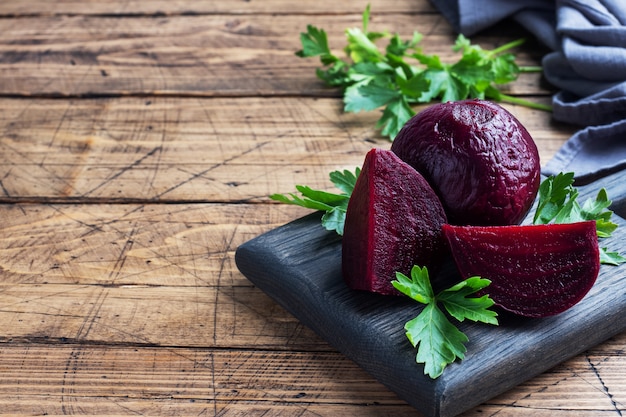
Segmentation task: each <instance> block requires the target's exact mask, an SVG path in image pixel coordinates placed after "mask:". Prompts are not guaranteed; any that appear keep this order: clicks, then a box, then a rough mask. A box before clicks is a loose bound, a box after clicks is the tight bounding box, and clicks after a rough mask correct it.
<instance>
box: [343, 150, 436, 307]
mask: <svg viewBox="0 0 626 417" xmlns="http://www.w3.org/2000/svg"><path fill="white" fill-rule="evenodd" d="M444 223H446V215H445V212H444V210H443V207H442V205H441V202H440V201H439V199H438V197H437V195H436V194H435V192H434V191H433V190H432V188H431V187H430V185H429V184H428V183H427V182H426V180H425V179H424V178H423V177H422V175H420V174H419V173H418V172H417V171H415V169H413V168H412V167H410V166H409V165H408V164H406V163H404V162H403V161H401V160H400V159H399V158H398V157H397V156H396V155H395V154H394V153H393V152H391V151H389V150H383V149H372V150H371V151H369V152H368V154H367V155H366V157H365V162H364V164H363V168H362V170H361V174H360V175H359V178H358V180H357V182H356V184H355V187H354V190H353V192H352V196H351V197H350V201H349V203H348V209H347V212H346V221H345V226H344V232H343V240H342V242H343V243H342V268H343V277H344V280H345V281H346V284H347V285H348V286H349V287H350V288H352V289H357V290H367V291H371V292H376V293H379V294H386V295H389V294H394V295H400V292H399V291H397V290H396V289H395V288H394V287H393V285H391V281H393V280H394V279H395V278H396V272H402V273H404V274H409V273H410V270H411V268H412V267H413V265H419V266H427V267H428V268H429V270H430V271H433V270H436V269H437V267H438V264H439V263H440V262H441V259H442V255H443V252H444V251H445V239H444V237H443V232H442V229H441V227H442V225H443V224H444Z"/></svg>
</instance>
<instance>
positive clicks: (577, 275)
mask: <svg viewBox="0 0 626 417" xmlns="http://www.w3.org/2000/svg"><path fill="white" fill-rule="evenodd" d="M443 232H444V235H445V236H446V239H447V241H448V243H449V246H450V249H451V251H452V256H453V257H454V261H455V263H456V265H457V268H458V270H459V272H460V273H461V276H462V277H463V278H468V277H471V276H480V277H482V278H486V279H489V280H491V285H490V286H489V287H487V288H486V289H485V292H486V293H487V294H489V296H490V297H491V298H492V299H493V300H494V302H495V303H496V305H498V306H500V307H501V308H502V309H504V310H507V311H510V312H512V313H515V314H518V315H521V316H526V317H547V316H552V315H555V314H558V313H561V312H563V311H565V310H567V309H569V308H570V307H572V306H574V305H575V304H576V303H578V302H579V301H580V300H582V298H583V297H584V296H585V295H586V294H587V292H589V290H590V289H591V287H592V286H593V284H594V283H595V281H596V278H597V276H598V273H599V271H600V252H599V248H598V237H597V233H596V225H595V221H584V222H577V223H568V224H549V225H525V226H484V227H483V226H451V225H448V224H446V225H444V226H443Z"/></svg>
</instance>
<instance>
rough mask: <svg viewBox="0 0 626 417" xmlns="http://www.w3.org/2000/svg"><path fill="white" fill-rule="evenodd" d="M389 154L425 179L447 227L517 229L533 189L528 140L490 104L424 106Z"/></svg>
mask: <svg viewBox="0 0 626 417" xmlns="http://www.w3.org/2000/svg"><path fill="white" fill-rule="evenodd" d="M391 150H392V151H394V152H395V153H396V154H397V155H398V156H399V157H400V159H402V160H403V161H405V162H407V163H408V164H409V165H411V166H412V167H413V168H415V169H416V170H417V171H419V172H420V173H421V174H422V175H423V176H424V177H425V178H426V179H427V180H428V182H429V183H430V185H431V186H432V188H433V189H434V190H435V192H436V193H437V194H438V195H439V198H440V199H441V202H442V204H443V206H444V208H445V210H446V214H447V216H448V219H449V222H450V223H452V224H461V225H463V224H472V225H509V224H518V223H520V222H521V221H522V219H523V218H524V217H525V215H526V214H527V212H528V210H529V209H530V207H531V205H532V203H533V201H534V199H535V196H536V195H537V191H538V189H539V183H540V164H539V154H538V152H537V147H536V145H535V143H534V141H533V139H532V138H531V136H530V134H529V133H528V131H527V130H526V129H525V128H524V126H522V124H521V123H520V122H519V121H518V120H517V119H516V118H515V117H514V116H513V115H511V114H510V113H509V112H508V111H506V110H505V109H504V108H502V107H501V106H499V105H497V104H495V103H492V102H488V101H483V100H465V101H458V102H448V103H441V104H435V105H433V106H430V107H428V108H427V109H425V110H423V111H421V112H420V113H418V114H417V115H415V116H414V117H413V118H412V119H410V120H409V121H408V122H407V123H406V124H405V126H404V127H403V128H402V130H401V131H400V133H399V134H398V136H397V137H396V138H395V139H394V141H393V144H392V146H391Z"/></svg>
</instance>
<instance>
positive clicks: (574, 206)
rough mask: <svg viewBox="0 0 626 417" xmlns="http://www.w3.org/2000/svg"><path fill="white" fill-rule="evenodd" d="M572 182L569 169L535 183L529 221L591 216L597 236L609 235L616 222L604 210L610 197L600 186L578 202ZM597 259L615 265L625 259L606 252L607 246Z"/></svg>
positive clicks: (573, 218)
mask: <svg viewBox="0 0 626 417" xmlns="http://www.w3.org/2000/svg"><path fill="white" fill-rule="evenodd" d="M573 184H574V173H573V172H567V173H559V174H557V175H556V176H554V175H553V176H550V177H547V178H546V179H545V180H543V181H542V182H541V185H540V187H539V197H538V204H537V209H536V211H535V215H534V217H533V223H534V224H548V223H550V222H553V223H574V222H578V221H585V220H595V221H596V230H597V233H598V238H605V237H609V236H611V234H612V233H613V231H615V229H617V226H618V225H617V223H614V222H612V221H611V216H612V215H613V212H612V211H611V210H608V207H609V206H610V205H611V200H609V198H608V195H607V192H606V190H605V189H604V188H601V189H600V190H599V191H598V194H597V195H596V197H595V199H588V200H587V201H585V202H584V203H583V205H582V206H581V205H580V204H579V203H578V200H577V199H578V196H579V191H578V190H577V189H576V188H575V187H574V186H573ZM600 262H601V263H603V264H608V265H619V264H621V263H624V262H626V258H625V257H623V256H622V255H620V254H619V253H618V252H610V251H609V250H608V249H607V248H600Z"/></svg>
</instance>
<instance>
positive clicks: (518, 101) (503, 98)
mask: <svg viewBox="0 0 626 417" xmlns="http://www.w3.org/2000/svg"><path fill="white" fill-rule="evenodd" d="M498 99H499V100H500V101H503V102H505V103H511V104H519V105H520V106H525V107H529V108H531V109H536V110H543V111H548V112H551V111H552V106H550V105H549V104H541V103H535V102H532V101H529V100H524V99H523V98H519V97H514V96H509V95H507V94H500V95H499V97H498Z"/></svg>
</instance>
